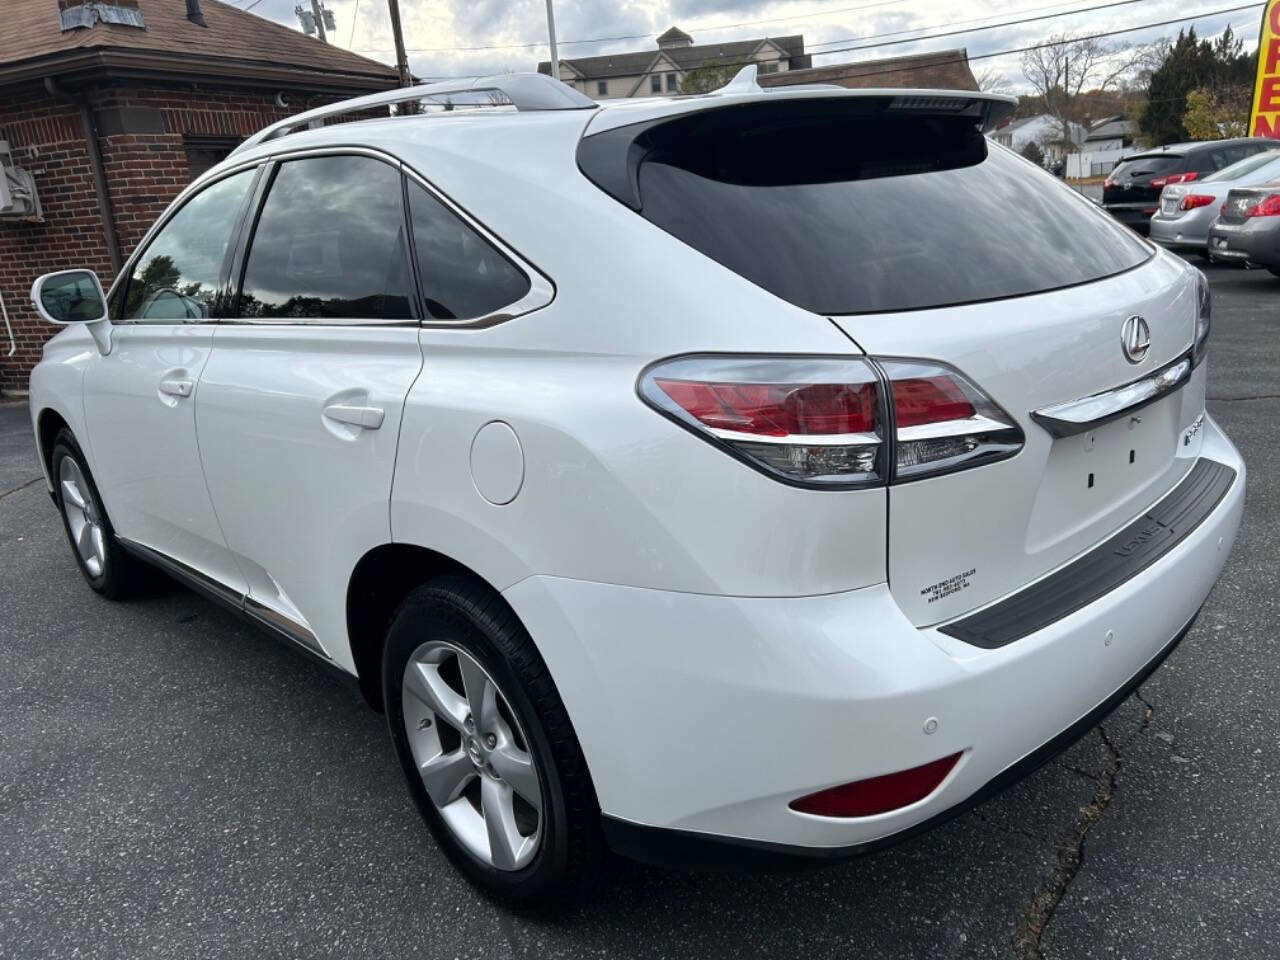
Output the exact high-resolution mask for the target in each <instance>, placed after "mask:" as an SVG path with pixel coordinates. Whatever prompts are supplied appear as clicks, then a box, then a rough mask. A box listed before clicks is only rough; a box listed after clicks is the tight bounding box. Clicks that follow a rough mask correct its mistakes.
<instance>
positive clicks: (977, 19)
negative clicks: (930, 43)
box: [805, 0, 1147, 54]
mask: <svg viewBox="0 0 1280 960" xmlns="http://www.w3.org/2000/svg"><path fill="white" fill-rule="evenodd" d="M1145 2H1147V0H1121V2H1117V3H1114V4H1103V6H1116V7H1120V6H1124V5H1125V4H1126V3H1145ZM1065 5H1066V4H1063V3H1050V4H1047V5H1045V6H1043V7H1029V8H1027V9H1026V10H1014V11H1012V12H1013V13H1018V14H1022V13H1040V12H1041V11H1042V10H1052V9H1054V8H1055V7H1062V6H1065ZM1092 9H1095V8H1093V7H1084V8H1079V9H1071V10H1060V11H1058V12H1057V13H1054V14H1049V15H1048V16H1045V17H1033V18H1031V19H1041V20H1047V19H1050V18H1051V17H1069V16H1072V15H1073V14H1077V13H1088V12H1089V11H1090V10H1092ZM998 16H1000V14H998V13H989V14H987V15H986V16H985V17H973V18H971V19H969V20H950V21H948V22H946V23H935V24H929V25H928V26H923V27H909V28H907V29H905V30H894V31H892V32H890V33H872V34H869V35H868V36H865V37H844V38H843V39H840V40H819V41H817V42H815V43H810V44H806V45H805V53H813V54H823V53H826V52H827V51H825V50H815V49H813V48H814V47H828V46H831V45H832V44H834V43H853V42H854V41H855V40H856V41H858V42H861V41H863V40H876V39H879V38H880V37H902V36H906V35H907V34H908V33H917V32H919V31H921V30H934V29H937V28H938V27H953V26H962V25H964V24H968V23H981V22H982V21H983V20H990V19H991V18H992V17H998ZM1031 19H1029V20H1026V21H1014V22H1015V23H1029V22H1031ZM987 26H989V27H991V28H995V27H998V26H1001V24H998V23H993V24H988V25H987ZM983 29H985V27H984V28H983ZM916 39H919V38H916ZM904 42H909V41H904ZM881 46H887V44H881Z"/></svg>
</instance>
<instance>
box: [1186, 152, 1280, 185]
mask: <svg viewBox="0 0 1280 960" xmlns="http://www.w3.org/2000/svg"><path fill="white" fill-rule="evenodd" d="M1277 156H1280V154H1277V153H1276V151H1274V150H1267V151H1265V152H1263V153H1255V154H1254V155H1253V156H1251V157H1245V158H1244V159H1243V160H1237V161H1236V162H1235V163H1233V164H1231V165H1230V166H1229V167H1223V168H1222V169H1221V170H1219V171H1218V172H1217V173H1211V174H1209V176H1207V177H1204V178H1202V179H1203V182H1205V183H1213V182H1215V181H1223V180H1239V179H1240V178H1241V177H1244V176H1248V175H1249V174H1251V173H1253V171H1255V170H1257V169H1258V168H1259V167H1265V166H1266V165H1267V164H1269V163H1274V162H1275V159H1276V157H1277Z"/></svg>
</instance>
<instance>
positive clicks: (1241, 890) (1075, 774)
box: [0, 268, 1280, 960]
mask: <svg viewBox="0 0 1280 960" xmlns="http://www.w3.org/2000/svg"><path fill="white" fill-rule="evenodd" d="M1208 272H1209V273H1210V276H1211V280H1212V283H1213V287H1214V293H1215V297H1216V309H1215V316H1214V323H1215V328H1214V332H1213V339H1212V347H1211V351H1212V352H1211V356H1210V361H1209V362H1210V381H1209V393H1210V401H1209V409H1210V411H1211V413H1212V414H1213V415H1214V417H1216V418H1217V419H1218V421H1219V422H1220V423H1221V424H1222V425H1223V426H1224V427H1225V429H1226V430H1227V432H1228V433H1229V434H1230V435H1231V436H1232V438H1233V439H1234V440H1235V442H1236V443H1237V445H1238V446H1239V447H1240V449H1241V451H1242V452H1243V454H1244V457H1245V460H1246V462H1247V465H1248V468H1249V493H1248V503H1247V506H1246V512H1245V519H1244V523H1243V526H1242V529H1241V532H1240V536H1239V538H1238V540H1237V542H1236V547H1235V552H1234V553H1233V555H1232V558H1231V560H1230V562H1229V564H1228V567H1227V569H1226V572H1225V574H1224V576H1223V578H1222V580H1221V582H1220V583H1219V584H1218V586H1217V588H1216V589H1215V590H1214V592H1213V595H1212V596H1211V597H1210V599H1209V602H1208V604H1207V605H1206V607H1205V609H1204V611H1203V613H1202V615H1201V617H1200V619H1199V621H1198V622H1197V624H1196V626H1195V628H1194V629H1193V630H1192V632H1191V633H1190V634H1189V636H1188V637H1187V639H1186V640H1185V641H1184V642H1183V643H1182V645H1181V646H1180V647H1179V648H1178V649H1177V650H1176V651H1175V652H1174V654H1173V656H1172V657H1171V658H1170V659H1169V660H1168V662H1167V663H1166V664H1165V665H1164V666H1163V667H1161V668H1160V669H1159V670H1158V671H1157V672H1156V673H1155V674H1154V675H1153V676H1152V677H1151V678H1150V679H1149V680H1148V681H1147V682H1146V683H1145V684H1144V685H1143V686H1142V688H1141V689H1140V690H1139V691H1138V694H1137V695H1136V696H1134V697H1131V698H1130V699H1129V700H1127V701H1126V702H1125V703H1123V704H1122V705H1121V706H1120V707H1119V708H1118V709H1117V710H1116V712H1115V713H1114V714H1112V716H1111V717H1110V718H1108V719H1107V720H1106V721H1105V722H1104V723H1103V725H1102V726H1101V727H1100V728H1099V729H1096V730H1094V731H1093V732H1091V733H1090V734H1089V735H1088V736H1087V737H1086V738H1085V739H1084V740H1082V741H1081V742H1080V743H1079V744H1078V745H1077V746H1075V747H1074V748H1072V749H1071V750H1070V751H1068V752H1067V753H1066V754H1065V755H1064V756H1063V757H1061V758H1060V759H1058V760H1056V761H1054V762H1052V763H1050V764H1049V765H1048V766H1046V767H1044V768H1043V769H1042V770H1040V771H1039V772H1038V773H1036V774H1035V775H1033V776H1032V777H1030V778H1029V779H1027V780H1025V781H1023V782H1021V783H1020V784H1018V785H1016V786H1015V787H1014V788H1012V789H1011V790H1010V791H1008V792H1007V793H1005V794H1003V795H1001V796H999V797H997V798H995V799H994V800H992V801H990V802H988V803H987V804H985V805H983V806H982V807H979V808H978V809H977V810H975V811H974V812H972V813H970V814H966V815H964V816H962V817H960V818H958V819H957V820H954V821H952V822H951V823H949V824H947V825H946V826H944V827H942V828H940V829H938V830H936V831H934V832H933V833H930V834H927V835H925V836H922V837H919V838H917V839H915V840H912V841H909V842H907V843H905V844H902V845H900V846H898V847H896V848H893V849H890V850H888V851H885V852H883V853H880V854H876V855H873V856H870V857H865V858H862V859H859V860H854V861H850V862H847V863H843V864H840V865H836V866H831V867H826V868H822V869H812V870H806V871H803V872H795V873H769V874H758V873H745V874H700V873H681V872H665V871H659V870H653V869H649V868H645V867H641V866H638V865H633V864H628V863H621V862H619V863H614V864H612V865H611V866H610V868H609V869H608V870H607V872H606V874H605V876H604V877H603V879H602V882H601V884H600V885H599V889H598V890H597V891H596V892H595V893H594V894H593V896H592V897H591V898H590V899H588V900H587V901H585V902H583V903H581V904H578V905H576V906H574V907H572V908H570V909H568V910H566V911H564V912H563V913H562V914H560V915H558V916H555V917H529V916H523V915H517V914H513V913H510V912H507V911H504V910H502V909H500V908H498V907H496V906H494V905H492V904H490V903H489V902H487V901H485V900H484V899H483V898H481V897H480V896H478V895H477V894H475V893H474V892H473V891H472V889H471V888H470V887H468V886H467V884H466V883H465V882H463V881H462V880H461V879H459V877H458V876H457V874H456V873H455V872H454V871H453V870H452V869H451V868H450V866H449V864H448V863H447V861H446V860H445V858H444V857H443V856H442V855H441V854H440V853H439V851H438V850H437V849H436V848H435V846H434V844H433V842H432V840H431V838H430V836H429V835H428V833H427V832H426V830H425V828H423V827H422V826H421V824H420V822H419V820H418V816H417V814H416V812H415V811H414V810H413V808H412V805H411V803H410V801H409V797H408V794H407V792H406V790H405V789H404V787H403V785H402V783H401V777H400V771H399V768H398V766H397V765H396V761H395V757H394V756H393V753H392V750H391V746H390V743H389V741H388V738H387V736H386V731H385V729H384V722H383V719H382V717H380V716H378V715H376V714H374V713H373V712H372V711H370V710H369V709H368V708H367V707H365V706H364V704H363V703H362V702H361V701H360V700H359V698H358V695H357V694H356V693H355V692H354V690H353V689H352V688H350V687H349V686H348V685H346V684H344V683H342V682H341V681H340V680H338V679H337V678H335V677H334V676H333V675H332V674H330V673H329V672H327V671H326V670H325V669H324V668H322V667H319V666H317V665H314V664H312V663H310V662H308V661H306V660H304V659H302V658H301V657H300V656H299V655H298V654H295V653H294V652H293V651H291V650H288V649H286V648H284V647H282V646H280V645H279V644H278V643H276V642H275V641H273V640H271V639H270V638H268V637H266V636H264V635H262V634H260V633H258V632H256V631H255V630H254V629H252V628H250V627H248V626H245V625H243V624H241V623H240V622H239V621H237V620H236V619H234V618H232V617H231V616H229V615H228V614H226V613H224V612H223V611H221V610H220V609H218V608H216V607H214V606H212V605H210V604H209V603H207V602H206V601H204V600H203V599H201V598H199V597H198V596H196V595H194V594H192V593H190V592H188V591H186V590H184V589H181V588H178V587H176V586H175V587H173V588H171V589H161V590H158V591H157V592H156V594H155V595H154V596H151V597H148V598H147V599H143V600H139V601H134V602H130V603H126V604H114V603H110V602H108V601H105V600H101V599H99V598H98V597H96V596H95V595H94V594H92V593H91V592H90V591H89V589H88V588H87V587H86V586H85V585H84V584H83V582H82V581H81V580H80V578H79V575H78V574H77V572H76V570H75V567H74V565H73V563H72V560H71V557H70V554H69V552H68V546H67V544H66V542H65V539H64V537H63V533H62V529H61V526H60V524H59V521H58V517H57V515H56V513H55V511H54V508H53V507H52V505H51V504H50V502H49V498H48V496H47V494H46V492H45V490H44V486H43V484H42V483H41V482H39V481H38V477H39V473H38V467H37V465H36V463H35V459H34V456H35V455H34V447H33V445H32V443H31V440H30V428H29V423H28V420H27V411H26V408H25V406H22V405H18V404H9V405H3V404H0V957H3V958H9V957H15V958H18V957H20V958H28V957H31V958H37V957H38V958H46V957H86V956H92V957H129V958H133V957H142V956H147V957H173V958H188V957H197V956H198V957H201V958H220V957H234V958H237V960H239V958H244V957H254V958H268V957H306V958H312V957H361V958H365V957H368V958H390V957H396V958H407V957H431V958H436V957H440V958H464V957H465V958H470V957H483V958H502V957H538V958H551V957H566V958H585V957H611V958H614V957H617V958H630V957H644V958H683V957H690V958H713V957H805V958H817V957H829V956H830V957H869V958H905V957H921V958H939V957H956V958H961V957H963V958H977V957H1014V958H1030V957H1036V956H1043V957H1046V958H1053V960H1058V958H1077V957H1116V958H1120V957H1127V958H1153V957H1160V958H1181V957H1186V958H1197V960H1203V958H1208V957H1232V958H1244V957H1276V956H1280V893H1277V891H1278V890H1280V832H1278V831H1277V828H1276V823H1277V822H1280V746H1278V745H1280V736H1278V735H1277V732H1276V727H1275V725H1274V724H1275V722H1276V715H1277V714H1276V704H1277V703H1280V656H1278V655H1280V644H1278V641H1277V629H1276V628H1277V625H1278V624H1280V610H1278V605H1280V599H1278V598H1280V584H1278V583H1277V556H1278V555H1280V480H1278V479H1277V478H1278V477H1280V280H1277V279H1274V278H1272V277H1271V276H1270V275H1269V274H1266V273H1262V272H1251V273H1246V272H1244V271H1241V270H1234V269H1226V268H1213V269H1210V270H1209V271H1208ZM654 709H661V705H660V704H657V703H655V704H654ZM1010 722H1011V723H1015V722H1017V718H1016V717H1011V718H1010Z"/></svg>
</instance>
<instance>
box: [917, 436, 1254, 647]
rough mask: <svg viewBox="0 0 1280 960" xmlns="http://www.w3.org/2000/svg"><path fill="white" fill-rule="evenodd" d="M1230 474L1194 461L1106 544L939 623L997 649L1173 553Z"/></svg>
mask: <svg viewBox="0 0 1280 960" xmlns="http://www.w3.org/2000/svg"><path fill="white" fill-rule="evenodd" d="M1235 478H1236V472H1235V471H1234V470H1232V469H1231V468H1230V467H1228V466H1226V465H1224V464H1221V463H1218V462H1217V461H1216V460H1206V459H1201V460H1198V461H1196V465H1195V466H1194V467H1192V468H1191V471H1190V472H1189V473H1188V474H1187V475H1186V477H1184V478H1183V480H1182V482H1181V483H1179V484H1178V485H1177V486H1176V487H1174V489H1173V490H1172V492H1170V493H1169V495H1168V496H1166V497H1165V498H1164V499H1163V500H1161V501H1160V502H1159V503H1157V504H1156V505H1155V506H1153V507H1152V508H1151V509H1150V510H1148V511H1147V512H1146V513H1144V514H1143V515H1142V516H1140V517H1138V518H1137V519H1136V520H1134V521H1133V522H1132V523H1130V524H1129V525H1128V526H1127V527H1125V528H1124V529H1123V530H1121V531H1120V532H1119V533H1117V534H1115V535H1114V536H1113V537H1111V538H1110V539H1109V540H1107V541H1106V542H1104V543H1102V544H1100V545H1098V546H1097V547H1095V548H1094V549H1092V550H1090V551H1089V552H1088V553H1086V554H1084V555H1083V556H1080V557H1077V558H1076V559H1075V560H1073V561H1072V562H1071V563H1069V564H1067V565H1066V566H1065V567H1063V568H1062V569H1061V570H1059V571H1057V572H1056V573H1052V574H1050V575H1049V576H1047V577H1045V578H1044V579H1043V580H1040V581H1038V582H1037V583H1034V584H1032V585H1031V586H1029V587H1027V588H1026V589H1025V590H1022V591H1019V592H1018V593H1015V594H1013V595H1012V596H1010V597H1007V598H1005V599H1004V600H1001V601H999V602H998V603H994V604H992V605H991V606H989V607H987V608H985V609H983V610H979V611H978V612H977V613H973V614H970V615H969V616H967V617H963V618H962V619H960V620H956V621H954V622H952V623H949V624H947V625H946V626H944V627H940V628H939V630H940V632H942V633H945V634H947V635H948V636H951V637H955V638H956V639H957V640H963V641H964V642H965V643H971V644H973V645H974V646H975V647H982V648H984V649H987V650H992V649H995V648H996V647H1003V646H1004V645H1005V644H1007V643H1012V642H1013V641H1015V640H1019V639H1021V638H1022V637H1025V636H1027V635H1029V634H1032V633H1035V632H1036V631H1037V630H1043V629H1044V628H1045V627H1047V626H1049V625H1050V624H1051V623H1054V622H1056V621H1058V620H1061V619H1062V618H1063V617H1065V616H1067V615H1068V614H1071V613H1074V612H1075V611H1076V610H1079V609H1080V608H1081V607H1084V606H1087V605H1088V604H1090V603H1092V602H1093V601H1095V600H1097V599H1098V598H1099V597H1101V596H1103V595H1105V594H1107V593H1109V592H1111V591H1112V590H1114V589H1115V588H1116V587H1118V586H1120V584H1122V583H1124V582H1125V581H1126V580H1128V579H1130V578H1131V577H1134V576H1136V575H1137V574H1139V573H1141V572H1142V571H1143V570H1145V569H1146V568H1147V567H1149V566H1150V565H1151V564H1153V563H1155V562H1156V560H1158V559H1160V557H1162V556H1163V555H1164V554H1166V553H1168V552H1169V551H1170V550H1172V549H1173V548H1174V547H1175V546H1177V544H1178V543H1180V542H1181V541H1182V539H1183V538H1184V537H1186V536H1187V535H1188V534H1189V533H1191V531H1192V530H1194V529H1195V528H1196V527H1198V526H1199V525H1200V524H1201V523H1202V522H1203V521H1204V519H1205V518H1206V517H1207V516H1209V514H1210V513H1212V512H1213V510H1214V508H1215V507H1217V505H1218V503H1219V502H1220V501H1221V500H1222V498H1223V496H1225V495H1226V492H1227V491H1228V490H1229V489H1230V488H1231V485H1232V483H1234V482H1235Z"/></svg>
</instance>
